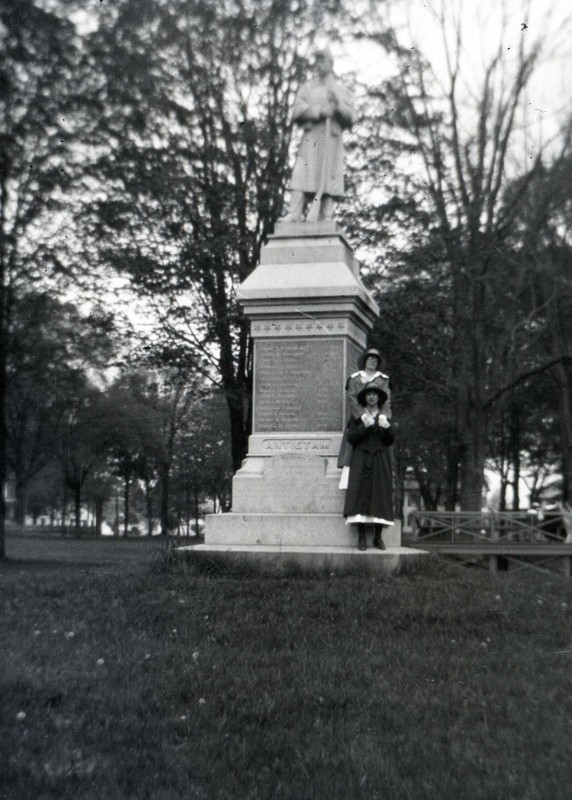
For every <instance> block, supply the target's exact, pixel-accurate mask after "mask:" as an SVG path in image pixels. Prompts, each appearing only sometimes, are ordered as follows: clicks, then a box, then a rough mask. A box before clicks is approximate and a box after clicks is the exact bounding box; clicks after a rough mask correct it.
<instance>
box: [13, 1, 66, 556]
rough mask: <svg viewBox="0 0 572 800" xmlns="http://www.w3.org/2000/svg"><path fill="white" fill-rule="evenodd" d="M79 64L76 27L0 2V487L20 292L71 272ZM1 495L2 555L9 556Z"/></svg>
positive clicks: (34, 5)
mask: <svg viewBox="0 0 572 800" xmlns="http://www.w3.org/2000/svg"><path fill="white" fill-rule="evenodd" d="M77 67H78V50H77V37H76V32H75V29H74V26H73V25H72V24H71V23H70V22H69V20H67V19H65V18H64V17H59V16H58V15H57V14H55V13H53V11H51V10H46V8H43V7H41V6H40V3H39V2H34V0H3V2H2V3H1V4H0V87H1V88H0V486H2V487H3V486H4V483H5V479H6V461H5V453H6V429H5V409H6V389H7V375H6V363H7V359H8V355H9V352H10V346H11V339H10V337H11V320H12V314H13V309H14V303H15V301H16V295H17V294H22V292H23V291H24V290H25V289H26V287H29V286H30V285H31V284H32V282H35V283H36V285H38V284H41V283H42V282H44V281H46V279H48V280H50V279H51V278H52V277H53V276H54V275H55V274H57V273H64V272H65V271H66V270H67V267H66V266H65V261H64V259H63V258H62V250H63V249H65V247H66V235H67V234H68V233H69V234H70V238H71V233H70V232H69V231H68V230H67V229H66V228H65V225H64V219H65V218H64V217H63V216H61V214H60V212H61V211H62V209H63V208H64V206H65V203H66V198H65V195H64V194H63V193H62V189H63V188H65V187H66V186H67V185H68V182H69V179H70V175H71V173H72V171H73V166H74V163H75V159H74V158H73V157H71V153H70V149H69V144H70V124H69V114H68V111H69V110H70V102H71V98H72V95H73V94H74V91H75V87H76V75H77ZM4 511H5V509H4V500H3V491H0V558H3V557H4V554H5V547H4Z"/></svg>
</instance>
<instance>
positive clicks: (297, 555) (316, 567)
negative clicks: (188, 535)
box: [177, 544, 427, 576]
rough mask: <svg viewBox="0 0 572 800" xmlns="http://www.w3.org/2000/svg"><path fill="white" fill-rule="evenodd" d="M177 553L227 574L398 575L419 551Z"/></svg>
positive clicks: (218, 549) (256, 548)
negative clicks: (244, 572)
mask: <svg viewBox="0 0 572 800" xmlns="http://www.w3.org/2000/svg"><path fill="white" fill-rule="evenodd" d="M177 553H178V554H179V555H180V556H181V557H183V558H186V559H188V560H189V561H190V562H191V563H194V564H196V565H197V566H201V565H203V566H208V567H215V568H217V567H218V568H221V569H223V570H224V571H229V572H241V571H247V572H255V573H259V574H264V575H278V576H286V575H297V574H304V575H322V576H325V575H332V574H333V575H385V576H390V575H398V574H401V573H403V572H404V571H407V570H410V569H411V568H412V567H413V566H414V565H415V564H416V563H418V560H419V559H420V558H423V556H425V555H427V553H426V552H425V551H423V550H415V549H413V548H410V547H388V548H387V549H386V550H377V549H375V548H371V547H370V548H368V549H367V550H365V551H361V550H358V548H357V547H315V546H314V547H300V546H298V547H296V546H287V547H276V546H272V545H250V546H249V545H221V544H219V545H209V544H202V545H195V546H188V547H179V548H177Z"/></svg>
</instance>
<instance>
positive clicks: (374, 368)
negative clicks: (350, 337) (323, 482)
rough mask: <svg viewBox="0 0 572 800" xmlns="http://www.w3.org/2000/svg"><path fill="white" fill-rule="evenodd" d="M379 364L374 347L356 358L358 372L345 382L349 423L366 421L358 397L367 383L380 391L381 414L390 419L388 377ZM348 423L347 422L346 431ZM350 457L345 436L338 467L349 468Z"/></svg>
mask: <svg viewBox="0 0 572 800" xmlns="http://www.w3.org/2000/svg"><path fill="white" fill-rule="evenodd" d="M380 363H381V353H380V352H379V350H376V349H375V348H374V347H369V348H368V349H367V350H364V351H363V353H361V355H360V357H359V358H358V370H357V372H354V373H353V374H352V375H350V377H349V378H348V380H347V383H346V392H347V394H348V404H349V407H350V414H351V416H350V421H351V420H352V419H354V420H358V419H367V411H366V409H365V408H364V406H363V405H362V404H361V403H360V402H359V400H358V395H359V393H360V392H361V390H362V389H363V387H364V386H366V384H368V383H375V384H376V385H377V386H379V388H380V389H382V390H383V391H384V392H385V394H386V396H387V400H386V401H385V403H384V404H383V408H382V413H383V414H385V416H386V417H387V418H388V419H391V402H390V394H391V392H390V389H389V376H388V375H386V374H385V373H383V372H380V370H379V365H380ZM350 421H348V426H347V427H346V431H347V430H348V427H349V424H350ZM351 457H352V448H351V445H350V444H349V442H348V440H347V438H346V436H343V438H342V444H341V447H340V452H339V455H338V467H341V468H342V469H343V468H344V467H346V468H347V467H349V465H350V461H351ZM346 486H347V469H345V470H344V472H343V474H342V479H341V481H340V489H345V488H346Z"/></svg>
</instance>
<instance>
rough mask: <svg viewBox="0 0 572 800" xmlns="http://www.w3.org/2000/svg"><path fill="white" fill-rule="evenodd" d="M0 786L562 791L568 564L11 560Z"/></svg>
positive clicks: (566, 786)
mask: <svg viewBox="0 0 572 800" xmlns="http://www.w3.org/2000/svg"><path fill="white" fill-rule="evenodd" d="M0 593H1V603H2V606H1V607H2V614H1V617H0V651H1V654H2V667H1V669H2V673H1V680H0V691H1V697H0V715H1V716H0V745H1V747H0V798H1V800H16V799H17V800H28V798H29V799H30V800H48V799H49V800H66V799H67V798H70V799H71V798H73V800H84V799H85V800H92V798H93V800H96V799H97V800H113V799H114V798H121V800H131V798H133V800H144V798H150V799H152V800H167V798H168V799H169V800H171V798H173V800H174V798H177V800H178V799H179V798H184V799H185V800H189V799H191V798H214V799H216V800H219V799H220V800H224V798H231V799H232V800H242V799H243V798H244V800H257V799H258V798H268V799H269V800H270V799H271V800H279V799H280V798H291V799H292V800H304V799H305V798H327V799H328V800H332V799H333V798H344V800H353V798H372V800H373V798H380V800H388V799H391V798H403V799H404V800H405V799H406V800H412V799H413V800H415V798H419V800H421V799H423V800H428V799H432V798H435V800H446V799H448V798H451V799H452V800H462V798H466V799H467V800H476V799H477V798H487V800H489V799H490V800H499V799H500V798H503V799H504V798H514V799H515V800H568V799H569V798H570V797H571V796H572V766H571V761H570V742H571V740H572V630H571V627H570V610H571V609H572V581H571V580H570V579H565V578H563V577H559V576H557V575H555V576H554V577H550V576H547V577H543V576H541V575H537V574H535V573H530V574H527V573H526V572H523V573H520V572H519V573H515V574H510V573H508V574H503V575H500V576H498V577H494V576H491V575H489V574H488V573H487V572H484V571H483V572H478V571H468V570H466V569H463V568H459V567H452V566H451V567H450V566H448V565H446V564H445V563H443V562H441V561H440V560H438V558H437V557H430V558H429V559H428V560H427V562H426V563H425V564H424V565H423V566H422V567H420V569H419V571H418V572H417V573H416V574H412V575H407V576H402V577H399V578H391V579H383V580H380V579H375V578H352V577H346V578H333V577H330V578H324V579H320V580H319V579H308V578H302V577H295V578H290V579H284V578H280V579H271V578H264V579H257V578H253V577H248V576H242V577H241V576H232V575H230V576H229V575H227V576H224V575H215V574H210V575H209V574H195V573H193V572H192V571H191V570H190V569H189V568H188V567H186V566H183V565H179V566H176V565H172V564H171V565H169V564H168V563H167V560H166V559H165V560H161V559H160V558H159V557H156V560H155V563H152V564H150V563H145V562H138V563H135V564H134V565H132V566H129V565H125V563H123V564H118V565H116V566H115V567H112V566H109V565H106V566H105V567H104V568H97V569H96V568H91V569H86V568H82V567H81V566H78V565H61V564H60V565H59V566H58V565H54V564H42V563H33V564H25V563H24V562H11V563H10V562H8V563H4V564H2V565H0Z"/></svg>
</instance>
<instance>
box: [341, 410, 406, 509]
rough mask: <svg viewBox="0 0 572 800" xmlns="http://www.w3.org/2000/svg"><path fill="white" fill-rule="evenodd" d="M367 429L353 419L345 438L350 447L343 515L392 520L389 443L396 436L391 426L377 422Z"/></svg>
mask: <svg viewBox="0 0 572 800" xmlns="http://www.w3.org/2000/svg"><path fill="white" fill-rule="evenodd" d="M378 417H379V413H378V414H376V415H375V424H374V425H371V426H370V427H369V428H366V426H365V425H364V424H363V422H362V421H361V419H360V420H355V419H352V420H351V421H350V423H349V426H348V428H347V429H346V434H345V435H346V437H347V439H348V441H349V443H350V444H351V445H352V446H353V452H352V462H351V466H350V477H349V482H348V488H347V491H346V501H345V505H344V517H353V516H355V515H357V514H363V515H364V516H368V517H376V518H378V519H384V520H387V521H388V522H390V521H392V520H393V479H392V473H391V461H390V457H389V450H388V448H389V446H390V445H391V444H392V443H393V440H394V438H395V436H394V433H393V429H392V427H391V425H390V427H389V428H381V427H380V426H379V424H378V421H377V420H378Z"/></svg>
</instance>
